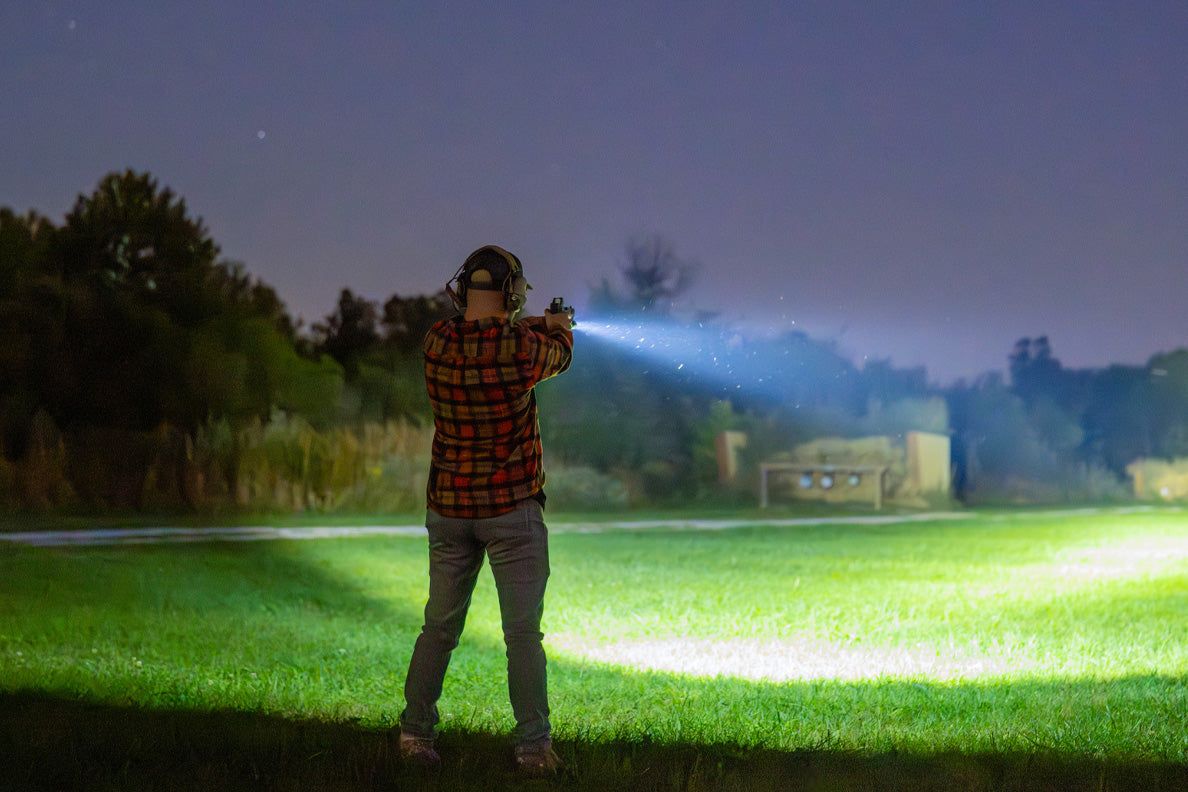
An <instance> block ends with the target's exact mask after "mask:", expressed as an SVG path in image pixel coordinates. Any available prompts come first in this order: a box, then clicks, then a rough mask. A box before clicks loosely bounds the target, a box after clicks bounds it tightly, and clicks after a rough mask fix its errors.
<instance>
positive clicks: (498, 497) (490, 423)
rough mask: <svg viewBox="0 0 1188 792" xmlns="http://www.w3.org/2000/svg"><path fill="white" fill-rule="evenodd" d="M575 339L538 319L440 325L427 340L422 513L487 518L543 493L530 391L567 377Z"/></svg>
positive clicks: (459, 321) (453, 321) (458, 320)
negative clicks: (428, 454) (429, 433)
mask: <svg viewBox="0 0 1188 792" xmlns="http://www.w3.org/2000/svg"><path fill="white" fill-rule="evenodd" d="M572 358H573V333H572V332H570V331H568V330H555V331H553V332H551V333H549V332H546V330H545V324H544V319H543V318H541V317H528V318H525V319H522V320H520V321H518V322H516V323H515V324H510V323H508V322H506V321H504V320H502V319H480V320H478V321H474V322H468V321H466V320H464V319H462V318H461V317H454V318H452V319H445V320H443V321H440V322H438V323H437V324H435V325H434V326H433V329H431V330H430V331H429V334H428V335H427V336H426V337H425V385H426V387H427V389H428V391H429V401H430V402H431V403H432V405H433V424H434V430H435V431H434V434H433V461H432V464H431V465H430V468H429V485H428V488H427V496H428V502H429V508H431V509H433V510H434V511H436V512H437V513H438V514H442V515H444V516H446V517H472V518H479V517H494V516H496V515H499V514H504V513H505V512H509V511H511V510H512V509H513V508H515V506H516V504H518V503H519V502H520V501H522V500H524V499H525V498H529V497H531V496H533V495H535V494H536V493H538V492H540V490H541V488H542V487H543V486H544V479H545V474H544V466H543V465H542V464H541V444H540V428H539V426H538V424H537V419H536V396H535V394H534V393H533V391H532V389H533V387H535V385H536V383H538V382H541V381H543V380H546V379H548V378H549V377H552V376H554V375H556V374H560V373H561V372H563V371H565V369H567V368H569V363H570V360H572Z"/></svg>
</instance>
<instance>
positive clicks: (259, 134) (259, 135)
mask: <svg viewBox="0 0 1188 792" xmlns="http://www.w3.org/2000/svg"><path fill="white" fill-rule="evenodd" d="M265 134H266V133H265V132H264V130H263V129H261V130H259V131H258V132H256V139H257V140H263V139H264V137H265Z"/></svg>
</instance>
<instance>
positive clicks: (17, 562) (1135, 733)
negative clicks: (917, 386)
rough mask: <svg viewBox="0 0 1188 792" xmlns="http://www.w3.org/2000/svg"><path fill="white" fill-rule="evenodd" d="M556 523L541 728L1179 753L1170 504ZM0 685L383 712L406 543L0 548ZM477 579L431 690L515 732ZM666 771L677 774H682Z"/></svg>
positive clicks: (402, 647) (394, 698)
mask: <svg viewBox="0 0 1188 792" xmlns="http://www.w3.org/2000/svg"><path fill="white" fill-rule="evenodd" d="M582 527H583V526H581V525H578V524H571V525H570V526H569V527H568V528H567V526H566V524H565V523H564V522H563V521H562V520H560V519H557V520H554V521H553V528H554V535H553V537H552V567H553V577H552V580H551V582H550V592H549V597H548V602H547V610H546V617H545V630H546V632H547V634H548V637H547V642H548V644H547V645H548V649H549V655H550V689H551V696H552V703H553V708H554V724H555V730H556V734H557V737H558V739H559V741H560V742H562V743H565V744H571V745H596V744H600V743H614V742H616V741H617V742H620V743H621V742H623V741H626V742H628V743H631V744H644V743H647V744H664V745H685V746H689V745H693V746H733V747H734V748H745V749H748V750H751V751H759V750H772V751H784V752H786V751H832V752H841V753H843V754H844V753H849V752H857V753H858V754H862V755H870V754H888V753H908V754H912V755H924V756H928V755H937V754H947V753H954V752H955V753H958V754H966V755H974V754H996V755H1002V754H1011V755H1018V754H1024V755H1032V754H1040V755H1045V756H1062V757H1067V758H1069V759H1070V760H1108V761H1144V762H1160V763H1171V764H1175V765H1183V764H1185V763H1188V685H1186V680H1188V630H1185V628H1184V624H1185V622H1184V614H1185V613H1188V523H1186V522H1185V519H1184V516H1183V514H1182V513H1179V512H1167V511H1163V512H1158V511H1151V512H1123V511H1116V512H1109V513H1081V514H1055V513H1051V514H1043V513H1030V514H1016V513H986V514H981V515H977V516H970V517H967V518H963V519H951V520H937V521H932V522H916V523H902V524H895V525H863V524H841V523H838V524H823V525H805V526H771V525H763V524H755V525H754V526H752V527H744V528H735V529H731V530H713V529H709V528H707V529H697V528H689V529H686V530H679V531H673V530H667V529H664V528H661V527H654V528H647V529H628V528H622V527H620V528H611V529H608V530H605V531H603V532H599V533H592V532H585V531H584V530H579V528H582ZM0 565H2V570H3V574H2V575H0V692H3V691H7V692H9V693H20V694H39V695H40V694H45V695H52V696H54V697H57V698H64V699H66V700H79V701H84V702H91V703H98V704H104V705H109V706H125V705H134V706H138V707H152V708H158V709H162V710H167V711H171V710H179V711H188V712H192V711H197V712H207V711H225V710H235V711H246V712H252V713H259V714H261V715H275V716H281V717H285V718H292V719H316V720H321V721H331V722H352V723H357V724H359V725H361V726H362V727H364V728H376V729H384V728H387V727H389V726H391V725H392V724H393V722H394V719H395V717H396V716H397V714H398V713H399V710H400V708H401V705H402V701H401V684H402V681H403V675H404V671H405V668H406V664H407V660H408V655H409V653H410V651H411V648H412V643H413V640H414V638H415V635H416V632H417V630H418V629H419V626H420V611H421V608H422V606H423V601H424V594H425V591H426V585H427V575H426V548H425V543H424V540H423V539H418V538H408V537H367V538H354V539H337V540H321V541H302V542H254V543H234V544H176V545H155V546H154V545H138V546H119V547H99V548H57V549H37V548H28V547H13V546H0ZM504 664H505V661H504V659H503V647H502V641H501V637H500V632H499V623H498V607H497V604H496V602H495V596H494V591H493V586H492V584H491V583H490V580H489V576H488V575H484V576H483V577H482V578H481V580H480V585H479V589H478V591H477V593H476V596H475V600H474V605H473V607H472V610H471V616H470V619H469V623H468V627H467V631H466V634H465V635H464V636H463V643H462V646H461V647H460V648H459V649H458V651H457V652H456V653H455V657H454V662H453V664H452V666H451V668H450V673H449V676H448V678H447V684H446V694H445V696H444V698H443V700H442V702H441V709H442V712H443V717H444V721H443V727H444V728H445V729H446V730H447V732H451V733H478V734H492V735H499V734H504V733H506V732H507V731H508V730H509V729H510V727H511V716H510V710H509V707H508V705H507V702H506V697H507V694H506V681H505V676H504V673H505V672H504ZM677 788H680V787H677Z"/></svg>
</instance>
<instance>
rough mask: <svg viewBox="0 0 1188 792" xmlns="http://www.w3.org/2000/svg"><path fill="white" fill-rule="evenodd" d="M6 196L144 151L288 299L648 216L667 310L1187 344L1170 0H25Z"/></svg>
mask: <svg viewBox="0 0 1188 792" xmlns="http://www.w3.org/2000/svg"><path fill="white" fill-rule="evenodd" d="M0 76H2V79H0V132H2V137H0V206H7V207H10V208H12V209H15V210H16V211H18V212H24V211H26V210H28V209H35V210H37V211H38V212H40V213H42V214H44V215H46V216H48V217H49V218H50V219H52V220H54V221H55V222H60V221H61V219H62V216H63V215H64V214H65V213H66V212H67V211H68V210H69V209H70V207H71V206H72V204H73V203H74V200H75V198H76V196H77V195H78V194H79V193H90V192H91V190H92V189H93V188H94V186H95V185H96V183H97V182H98V181H99V179H100V178H101V177H102V176H103V175H104V174H106V173H108V172H109V171H113V170H124V169H126V168H132V169H134V170H137V171H149V172H151V173H152V174H153V175H154V176H155V177H156V178H157V179H158V180H159V181H160V183H161V185H162V186H168V187H170V188H172V189H173V190H174V191H175V192H176V193H178V194H180V195H181V196H182V197H184V198H185V199H186V202H187V205H188V207H189V209H190V211H191V212H192V213H193V214H195V215H199V216H201V217H202V218H203V220H204V221H205V222H206V224H207V225H208V226H209V228H210V231H211V235H212V236H213V238H214V239H215V240H216V241H217V242H218V243H219V244H220V245H221V246H222V251H223V255H224V256H225V257H227V258H231V259H236V260H240V261H242V262H244V264H245V265H246V266H247V268H248V270H249V271H250V272H251V273H252V274H254V275H256V276H258V277H259V278H261V279H262V280H264V281H265V282H266V283H269V284H270V285H272V286H273V287H275V288H276V289H277V291H278V292H279V293H280V295H281V297H282V299H284V300H285V302H286V304H287V305H288V306H289V308H290V310H291V311H292V312H293V313H294V314H297V315H300V316H302V317H304V319H305V320H306V322H307V323H308V322H312V321H316V320H318V319H320V318H321V317H322V316H324V315H325V314H327V313H329V312H330V311H331V310H332V309H333V307H334V304H335V301H336V299H337V295H338V292H339V290H340V289H341V288H342V287H344V286H346V287H350V288H351V289H352V290H354V291H355V292H356V293H360V294H363V295H365V296H367V297H369V298H372V299H376V300H382V299H384V298H386V297H388V296H390V295H391V294H393V293H399V294H402V295H406V296H410V295H415V294H428V293H432V292H435V291H437V290H438V289H439V288H441V286H442V285H443V283H444V282H445V281H446V279H447V278H448V277H449V276H450V275H452V273H453V271H454V270H455V268H456V267H457V266H458V264H459V263H460V262H461V260H462V258H463V257H464V256H465V255H466V254H467V253H469V252H470V251H471V250H472V249H474V248H476V247H478V246H479V245H481V244H484V243H488V242H493V243H497V244H501V245H503V246H505V247H507V248H510V249H511V250H513V251H514V252H516V253H517V254H519V255H520V257H521V258H522V259H523V261H524V264H525V269H526V272H527V274H528V276H529V279H530V280H531V281H532V282H533V285H534V286H535V287H536V288H535V290H534V292H533V294H532V296H533V299H532V301H531V302H530V308H532V309H534V310H535V311H539V310H540V309H541V308H543V307H544V305H545V304H546V303H547V301H548V299H549V298H551V297H553V296H557V295H563V296H565V297H567V298H568V299H569V301H570V302H571V303H573V304H575V305H576V306H577V307H578V309H579V316H578V318H579V320H580V319H581V318H582V317H581V314H580V311H581V309H582V306H583V305H584V303H585V301H586V298H587V295H588V291H589V286H590V285H592V284H595V283H597V282H599V281H601V280H602V279H603V278H604V277H606V278H611V279H612V281H614V279H615V277H616V274H617V268H618V266H619V265H620V264H621V262H622V258H623V250H624V247H625V243H626V241H627V239H628V238H630V237H631V236H633V235H655V234H659V235H661V236H663V237H664V238H666V239H667V240H669V241H670V242H671V243H672V244H673V246H674V247H675V249H676V252H677V253H678V255H680V256H682V257H686V258H689V259H693V260H696V261H698V262H700V264H701V269H700V272H699V275H698V277H697V281H696V285H695V287H694V289H693V291H692V292H691V293H690V294H689V295H688V296H687V297H686V299H685V307H686V308H689V309H693V308H698V309H705V310H718V311H720V312H721V313H722V315H723V317H724V318H727V319H730V320H732V321H735V322H737V323H739V324H740V325H746V326H750V327H754V328H757V329H776V330H779V329H785V328H790V327H795V328H798V329H801V330H804V331H806V332H808V333H809V334H810V335H812V336H814V337H817V338H821V339H834V340H836V341H837V342H838V344H839V345H840V347H841V349H842V350H843V352H845V353H846V354H847V356H848V357H850V358H851V359H852V360H854V361H855V362H856V363H858V364H861V362H862V360H863V359H864V358H865V357H867V356H869V357H870V358H872V359H874V358H880V359H883V358H890V359H891V361H892V363H893V364H894V365H896V366H899V367H906V366H916V365H924V366H926V367H927V369H928V372H929V376H930V379H932V380H933V381H936V382H939V383H942V384H947V383H948V382H950V381H952V380H953V379H954V378H957V377H967V378H968V377H973V376H976V375H977V374H979V373H982V372H985V371H989V370H1002V369H1004V368H1005V365H1006V356H1007V354H1008V353H1009V352H1010V349H1011V347H1012V346H1013V344H1014V342H1015V341H1016V340H1017V339H1018V338H1020V337H1022V336H1037V335H1044V334H1046V335H1048V336H1049V337H1050V339H1051V342H1052V348H1053V351H1054V353H1055V354H1056V356H1057V357H1059V358H1060V359H1061V360H1062V361H1063V362H1064V364H1065V365H1067V366H1072V367H1085V366H1103V365H1107V364H1109V363H1128V364H1142V363H1145V362H1146V360H1147V359H1148V358H1149V357H1150V356H1151V355H1152V354H1154V353H1157V352H1161V351H1171V350H1173V349H1176V348H1179V347H1183V346H1188V319H1186V316H1188V4H1185V3H1184V2H1182V0H1174V1H1173V2H1161V1H1160V0H1152V1H1151V2H1141V3H1135V2H1092V1H1091V0H1077V1H1076V2H1073V1H1071V0H1070V1H1069V2H1045V1H1044V0H1039V1H1038V2H1030V3H1024V2H1007V3H986V2H965V3H961V2H939V1H938V2H912V1H910V0H909V1H908V2H894V3H891V2H888V3H872V2H848V1H846V0H826V1H825V2H804V3H800V2H755V3H736V2H654V3H653V2H645V3H639V2H632V3H617V2H612V3H602V2H599V3H587V2H575V3H568V2H551V1H546V2H516V3H511V2H508V3H462V2H442V3H428V2H426V3H421V2H373V3H367V2H357V3H356V2H351V3H337V2H336V3H309V2H283V3H282V2H235V3H225V2H204V3H162V2H141V1H140V0H137V1H135V2H118V1H116V2H97V1H95V2H65V1H64V0H62V1H58V0H53V1H47V2H40V1H39V0H28V1H26V2H20V3H17V2H10V3H4V4H3V5H2V6H0Z"/></svg>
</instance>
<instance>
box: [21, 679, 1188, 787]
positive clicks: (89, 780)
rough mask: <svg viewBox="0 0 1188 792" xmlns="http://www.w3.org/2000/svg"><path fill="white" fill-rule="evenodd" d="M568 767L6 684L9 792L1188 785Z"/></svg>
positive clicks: (897, 757)
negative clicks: (395, 746) (427, 751)
mask: <svg viewBox="0 0 1188 792" xmlns="http://www.w3.org/2000/svg"><path fill="white" fill-rule="evenodd" d="M556 747H557V751H558V753H559V754H560V755H561V757H562V758H563V759H564V760H565V761H566V763H567V765H568V767H567V771H566V773H565V774H564V775H562V776H561V777H559V778H557V779H555V780H550V781H521V780H520V779H518V778H517V777H516V776H515V774H514V772H513V769H512V763H511V745H510V743H509V742H508V741H507V740H505V739H503V738H498V737H492V736H490V735H475V734H446V735H443V737H442V738H441V740H440V741H439V748H440V752H441V754H442V759H443V768H442V770H441V771H440V772H439V773H435V774H428V775H426V774H417V773H415V772H409V771H407V770H406V769H405V768H403V767H401V765H400V764H399V762H398V761H397V759H396V756H395V752H394V750H392V748H391V746H389V743H388V735H387V733H386V732H384V731H379V730H376V729H372V728H363V727H360V726H357V725H354V724H350V723H324V722H319V721H292V720H285V719H282V718H278V717H275V716H270V715H264V714H258V713H251V712H187V711H154V710H146V709H141V708H138V707H135V706H127V707H122V706H118V705H97V704H92V703H85V702H75V701H68V700H63V699H58V698H52V697H49V696H44V695H39V694H0V790H14V791H15V790H20V791H21V792H26V791H33V790H88V792H90V791H91V790H203V792H210V791H212V790H219V791H221V790H286V791H288V790H443V791H444V790H448V791H449V792H455V791H461V792H465V791H466V790H499V789H529V790H533V789H537V790H545V789H564V790H581V791H583V792H585V791H589V792H594V791H595V790H597V791H598V792H607V791H608V790H632V791H633V792H635V791H636V790H638V791H639V792H650V791H651V790H655V791H656V792H659V791H660V790H666V791H668V790H690V791H693V792H700V791H702V790H739V792H742V791H743V790H746V792H767V791H768V790H770V791H771V792H774V791H775V790H780V791H781V792H782V791H783V790H808V791H809V792H835V791H836V792H841V791H842V790H845V791H846V792H850V791H854V792H866V791H869V792H876V791H877V792H901V791H902V792H909V791H910V792H928V791H930V790H938V791H939V790H958V791H968V792H975V791H976V792H1049V791H1052V792H1055V791H1056V790H1076V791H1078V792H1079V791H1081V790H1083V791H1084V792H1120V791H1121V790H1135V791H1136V792H1137V791H1138V790H1142V792H1188V766H1186V765H1173V764H1154V763H1147V764H1139V763H1134V764H1122V763H1112V762H1100V761H1094V760H1091V759H1065V758H1059V757H1053V756H1045V755H1018V756H1016V755H1007V756H986V755H956V754H952V755H940V756H916V755H905V754H880V755H862V754H856V753H843V752H831V751H803V752H801V751H798V752H788V753H781V752H776V751H748V750H743V749H739V748H735V747H730V746H700V745H698V746H692V745H675V746H674V745H661V744H655V743H638V742H611V743H596V744H586V743H572V742H562V743H559V744H558V745H557V746H556Z"/></svg>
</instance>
